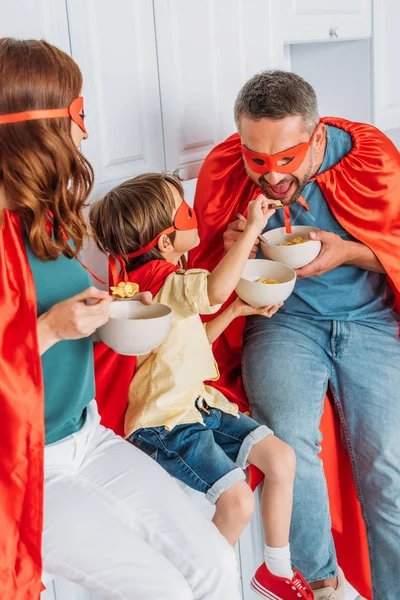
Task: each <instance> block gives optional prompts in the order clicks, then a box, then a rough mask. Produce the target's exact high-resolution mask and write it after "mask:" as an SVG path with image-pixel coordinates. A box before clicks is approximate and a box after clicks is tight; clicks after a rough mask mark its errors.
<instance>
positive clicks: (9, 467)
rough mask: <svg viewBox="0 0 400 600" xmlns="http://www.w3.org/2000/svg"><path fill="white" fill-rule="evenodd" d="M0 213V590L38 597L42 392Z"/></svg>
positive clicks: (13, 247) (29, 294)
mask: <svg viewBox="0 0 400 600" xmlns="http://www.w3.org/2000/svg"><path fill="white" fill-rule="evenodd" d="M0 218H1V219H2V222H0V313H1V319H0V344H1V360H0V455H1V460H0V499H1V509H0V589H1V598H2V600H38V599H39V595H40V590H41V582H40V579H41V574H42V562H41V545H42V528H43V445H44V395H43V383H42V369H41V362H40V355H39V347H38V340H37V333H36V332H37V315H36V296H35V286H34V282H33V278H32V273H31V270H30V267H29V263H28V258H27V255H26V252H25V244H24V238H23V234H22V229H21V226H20V223H19V220H18V217H17V215H16V213H13V212H11V211H9V210H5V211H2V212H1V211H0Z"/></svg>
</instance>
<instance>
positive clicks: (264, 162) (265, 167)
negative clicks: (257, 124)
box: [241, 133, 314, 175]
mask: <svg viewBox="0 0 400 600" xmlns="http://www.w3.org/2000/svg"><path fill="white" fill-rule="evenodd" d="M313 137H314V133H313V134H312V136H311V137H310V139H309V140H308V142H303V143H301V144H297V146H293V148H288V149H287V150H284V151H283V152H278V153H277V154H262V153H261V152H253V151H252V150H249V149H248V148H246V146H243V144H242V145H241V149H242V153H243V156H244V159H245V161H246V163H247V166H248V167H249V169H250V170H251V171H254V172H255V173H259V174H260V175H264V174H265V173H272V172H273V173H294V172H295V171H297V169H298V168H299V167H300V165H301V163H302V162H303V160H304V159H305V157H306V154H307V152H308V149H309V147H310V146H311V142H312V139H313ZM280 163H281V164H280Z"/></svg>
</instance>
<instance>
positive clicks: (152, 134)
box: [67, 0, 165, 198]
mask: <svg viewBox="0 0 400 600" xmlns="http://www.w3.org/2000/svg"><path fill="white" fill-rule="evenodd" d="M67 7H68V19H69V28H70V37H71V50H72V57H73V58H74V59H75V60H76V62H77V63H78V64H79V66H80V68H81V70H82V73H83V81H84V84H83V85H84V88H83V94H84V96H85V112H86V113H87V119H86V125H87V129H88V132H89V139H88V140H87V141H85V143H84V148H83V151H84V153H85V155H86V156H87V158H88V159H89V161H90V162H91V163H92V165H93V167H94V169H95V175H96V187H95V190H94V194H93V197H94V198H97V197H99V196H101V195H102V194H104V193H105V192H106V191H108V189H110V188H111V187H113V185H115V184H116V183H118V182H119V181H122V180H124V179H128V178H129V177H133V176H135V175H137V174H139V173H143V172H146V171H162V170H163V169H164V168H165V161H164V148H163V137H162V126H161V113H160V98H159V85H158V72H157V54H156V43H155V32H154V14H153V4H152V2H151V1H150V0H118V2H117V3H115V2H110V1H109V0H84V1H82V0H67Z"/></svg>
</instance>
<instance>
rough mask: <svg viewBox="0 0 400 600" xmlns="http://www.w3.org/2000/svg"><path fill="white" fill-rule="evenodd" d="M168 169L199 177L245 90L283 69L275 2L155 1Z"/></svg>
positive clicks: (231, 128)
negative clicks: (260, 76)
mask: <svg viewBox="0 0 400 600" xmlns="http://www.w3.org/2000/svg"><path fill="white" fill-rule="evenodd" d="M154 7H155V20H156V32H157V49H158V61H159V72H160V87H161V103H162V116H163V129H164V141H165V152H166V163H167V169H168V170H171V171H174V170H176V169H179V175H180V177H181V178H182V179H192V178H194V177H197V174H198V171H199V169H200V166H201V164H202V161H203V160H204V157H205V156H206V155H207V153H208V152H209V151H210V150H211V148H213V147H214V146H215V145H216V144H217V143H219V142H220V141H222V140H223V139H224V138H225V137H227V136H228V135H230V134H231V133H233V132H234V131H235V130H236V128H235V124H234V119H233V105H234V101H235V98H236V95H237V92H238V91H239V88H240V87H241V85H242V84H243V83H244V82H245V81H246V79H248V78H249V77H250V76H251V75H253V74H254V73H256V72H257V71H260V70H262V69H267V68H270V67H271V66H277V65H276V61H275V56H274V48H275V46H274V36H273V34H272V32H271V31H270V29H271V30H272V27H271V20H270V18H269V16H270V1H269V0H250V1H249V0H246V1H245V0H218V2H215V1H213V0H201V2H200V1H199V0H154Z"/></svg>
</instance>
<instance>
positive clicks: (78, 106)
mask: <svg viewBox="0 0 400 600" xmlns="http://www.w3.org/2000/svg"><path fill="white" fill-rule="evenodd" d="M60 117H70V118H71V119H72V120H73V122H74V123H76V124H77V125H78V127H80V129H81V130H82V131H83V133H87V131H86V129H85V123H84V121H83V119H84V115H83V97H82V96H79V98H77V99H76V100H74V101H73V102H72V104H71V105H70V106H69V107H68V108H49V109H44V110H27V111H25V112H20V113H13V114H10V115H0V125H4V124H6V123H19V122H22V121H37V120H38V119H59V118H60Z"/></svg>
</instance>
